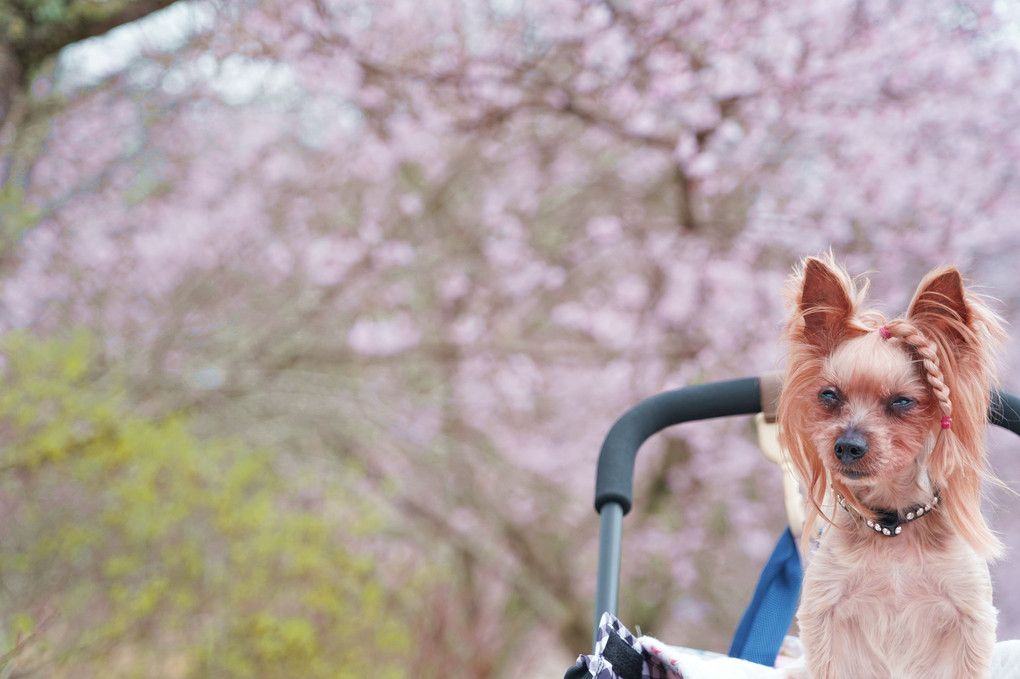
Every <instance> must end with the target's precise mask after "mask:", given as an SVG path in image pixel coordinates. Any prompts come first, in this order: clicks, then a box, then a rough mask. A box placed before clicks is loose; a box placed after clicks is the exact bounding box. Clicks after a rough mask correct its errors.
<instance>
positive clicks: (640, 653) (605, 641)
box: [577, 613, 685, 679]
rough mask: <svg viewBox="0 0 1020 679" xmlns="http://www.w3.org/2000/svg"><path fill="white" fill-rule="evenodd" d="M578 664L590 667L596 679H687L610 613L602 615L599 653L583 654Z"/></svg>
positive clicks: (597, 634) (598, 635)
mask: <svg viewBox="0 0 1020 679" xmlns="http://www.w3.org/2000/svg"><path fill="white" fill-rule="evenodd" d="M577 664H578V665H582V666H584V667H586V668H587V669H588V673H589V674H590V675H591V676H592V677H593V679H685V678H684V675H683V674H681V673H680V672H679V670H678V669H674V668H673V667H671V666H670V664H669V663H668V662H667V663H664V662H663V660H662V659H661V658H660V657H659V656H657V655H655V654H654V653H653V652H651V651H649V650H648V649H646V648H645V646H644V644H643V643H642V642H641V641H639V640H638V639H637V638H636V637H635V636H634V635H633V634H631V633H630V630H628V629H627V628H626V627H624V626H623V624H622V623H621V622H620V621H619V620H617V619H616V618H615V617H613V616H612V615H610V614H609V613H603V614H602V620H601V621H600V623H599V629H598V632H597V633H596V642H595V654H594V655H582V656H581V657H579V658H578V659H577Z"/></svg>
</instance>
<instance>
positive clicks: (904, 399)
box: [889, 396, 917, 410]
mask: <svg viewBox="0 0 1020 679" xmlns="http://www.w3.org/2000/svg"><path fill="white" fill-rule="evenodd" d="M915 403H917V401H915V400H914V399H912V398H910V397H909V396H894V397H893V398H892V401H890V402H889V405H891V406H892V407H893V408H895V409H897V410H907V409H908V408H912V407H913V406H914V404H915Z"/></svg>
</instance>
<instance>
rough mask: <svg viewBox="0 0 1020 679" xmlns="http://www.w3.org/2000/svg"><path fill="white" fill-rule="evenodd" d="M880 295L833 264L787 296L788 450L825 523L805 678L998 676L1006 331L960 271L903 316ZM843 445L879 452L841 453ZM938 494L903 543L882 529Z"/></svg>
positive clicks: (811, 590)
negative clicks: (991, 421) (878, 308)
mask: <svg viewBox="0 0 1020 679" xmlns="http://www.w3.org/2000/svg"><path fill="white" fill-rule="evenodd" d="M866 291H867V282H866V281H863V282H858V281H856V280H854V279H852V278H851V277H850V275H849V274H848V273H847V272H846V271H845V270H844V269H843V268H841V267H840V266H838V265H837V264H836V263H835V262H834V261H833V259H832V257H831V256H829V257H825V258H822V259H816V258H808V259H806V260H805V261H804V262H803V264H802V266H800V267H799V268H798V270H797V271H796V272H795V273H794V275H793V276H792V277H791V279H790V284H789V287H788V290H787V297H788V302H789V304H790V316H789V320H788V323H787V326H786V329H785V334H784V339H785V343H786V345H787V349H788V353H787V371H786V375H785V379H784V384H783V391H782V397H781V399H780V403H779V412H778V418H779V425H780V440H781V442H782V443H783V445H784V447H785V448H786V449H787V450H788V451H789V453H790V457H791V460H792V463H793V466H794V467H795V469H796V471H797V472H798V474H799V475H800V477H801V479H802V482H803V484H804V487H805V491H806V494H807V500H808V513H807V516H808V522H807V526H806V528H805V535H806V536H811V535H817V531H816V529H817V528H824V530H823V534H822V537H821V540H820V545H819V547H818V549H817V551H816V552H815V553H814V555H813V557H812V558H811V560H810V563H809V565H808V568H807V572H806V574H805V579H804V584H803V589H802V595H801V597H802V598H801V605H800V609H799V611H798V615H797V619H798V623H799V627H800V634H801V639H802V641H803V644H804V650H805V659H806V666H807V674H806V676H808V677H810V678H811V679H890V678H895V679H913V678H915V677H916V678H918V679H920V678H921V677H924V678H925V679H932V678H936V677H945V678H946V679H950V678H952V679H961V678H963V677H966V678H968V679H975V678H983V679H986V678H987V677H988V673H989V663H990V659H991V654H992V649H993V647H994V644H995V620H996V611H995V608H994V607H993V606H992V589H991V580H990V577H989V572H988V563H989V561H990V560H991V559H992V558H994V557H995V556H996V555H997V554H998V553H999V552H1000V550H1001V546H1000V544H999V541H998V540H997V539H996V537H995V536H994V534H993V533H992V531H991V530H990V529H989V527H988V524H987V523H986V522H985V520H984V518H983V517H982V515H981V507H980V504H981V497H980V495H981V480H982V476H983V475H984V474H985V472H986V455H985V450H984V431H985V423H986V417H987V415H986V413H987V409H988V400H989V391H990V388H991V387H992V385H993V384H994V380H995V371H994V367H995V355H996V353H997V350H998V349H999V346H1000V345H1001V342H1002V339H1003V331H1002V326H1001V322H1000V321H999V319H998V317H997V316H996V315H995V313H994V312H992V310H991V309H990V308H989V307H988V305H987V304H986V303H985V302H983V301H982V300H981V299H980V298H978V297H977V296H975V295H973V294H972V293H970V292H968V291H967V290H966V289H965V288H964V285H963V281H962V279H961V277H960V274H959V272H958V271H957V270H956V269H954V268H949V267H943V268H939V269H935V270H934V271H932V272H930V273H929V274H928V275H927V276H925V277H924V279H923V280H922V281H921V283H920V285H919V286H918V288H917V291H916V293H915V294H914V298H913V300H912V301H911V303H910V306H909V308H908V311H907V313H906V316H905V317H903V318H898V319H892V320H887V319H885V318H884V317H882V316H881V315H880V314H878V313H876V312H870V311H863V310H862V305H863V303H864V299H865V294H866ZM946 417H949V418H951V424H950V425H949V428H948V429H944V428H943V418H946ZM837 441H840V442H842V443H843V444H844V446H845V445H846V442H847V441H852V442H856V443H863V444H864V445H863V446H861V448H862V449H865V450H866V452H864V454H863V455H862V456H861V457H860V458H859V459H851V457H852V456H850V455H843V454H842V453H841V456H837V455H836V454H835V452H834V447H835V446H836V445H837ZM844 449H846V448H843V449H841V451H842V450H844ZM834 492H835V493H838V494H840V495H841V496H842V497H844V498H845V501H846V503H847V504H848V505H849V509H846V508H843V507H840V506H839V505H838V504H835V503H834V500H833V493H834ZM936 496H937V497H938V498H939V500H938V502H937V504H936V506H935V508H934V510H933V511H931V512H930V513H929V514H928V515H925V516H921V517H918V518H917V519H916V520H913V521H910V522H909V523H905V524H903V526H902V529H901V530H902V532H901V533H900V534H899V535H896V536H893V537H886V536H884V535H881V534H879V533H877V532H876V531H875V530H874V529H873V528H870V527H869V526H868V525H867V520H868V519H876V518H877V517H878V516H879V515H880V513H882V512H889V511H895V512H898V513H899V516H900V518H901V519H905V518H906V514H907V512H908V511H909V508H912V507H914V506H917V505H924V504H925V503H930V502H932V500H933V498H934V497H936ZM826 524H828V525H826Z"/></svg>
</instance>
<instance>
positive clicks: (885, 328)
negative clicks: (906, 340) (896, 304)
mask: <svg viewBox="0 0 1020 679" xmlns="http://www.w3.org/2000/svg"><path fill="white" fill-rule="evenodd" d="M878 334H879V335H881V336H882V339H889V326H887V325H883V326H882V327H881V328H879V329H878Z"/></svg>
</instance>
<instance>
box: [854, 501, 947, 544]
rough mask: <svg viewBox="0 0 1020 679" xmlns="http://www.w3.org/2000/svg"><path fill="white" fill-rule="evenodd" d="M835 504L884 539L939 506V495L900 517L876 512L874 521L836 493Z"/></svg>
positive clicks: (888, 512) (894, 511) (898, 513)
mask: <svg viewBox="0 0 1020 679" xmlns="http://www.w3.org/2000/svg"><path fill="white" fill-rule="evenodd" d="M836 502H837V503H838V504H839V506H840V507H842V508H843V509H845V510H846V511H847V513H848V514H850V516H852V517H854V518H855V519H857V520H858V521H863V522H864V523H866V524H867V526H868V528H874V529H875V532H876V533H878V534H880V535H884V536H886V537H896V536H897V535H899V534H900V533H901V532H902V531H903V524H906V523H910V522H911V521H913V520H915V519H919V518H921V517H922V516H924V515H925V514H928V513H929V512H931V511H932V510H934V509H935V508H936V507H938V506H939V493H938V491H935V495H934V497H932V499H931V500H929V501H928V502H924V503H921V504H918V505H914V506H913V507H910V508H908V509H907V510H905V511H904V512H903V514H902V515H901V514H900V512H898V511H896V510H891V511H876V512H875V520H872V519H868V518H865V517H864V516H863V515H862V514H861V513H860V512H859V511H857V509H856V508H854V507H853V505H851V504H850V503H849V502H847V501H846V498H844V497H843V496H842V495H840V494H839V493H836Z"/></svg>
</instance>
